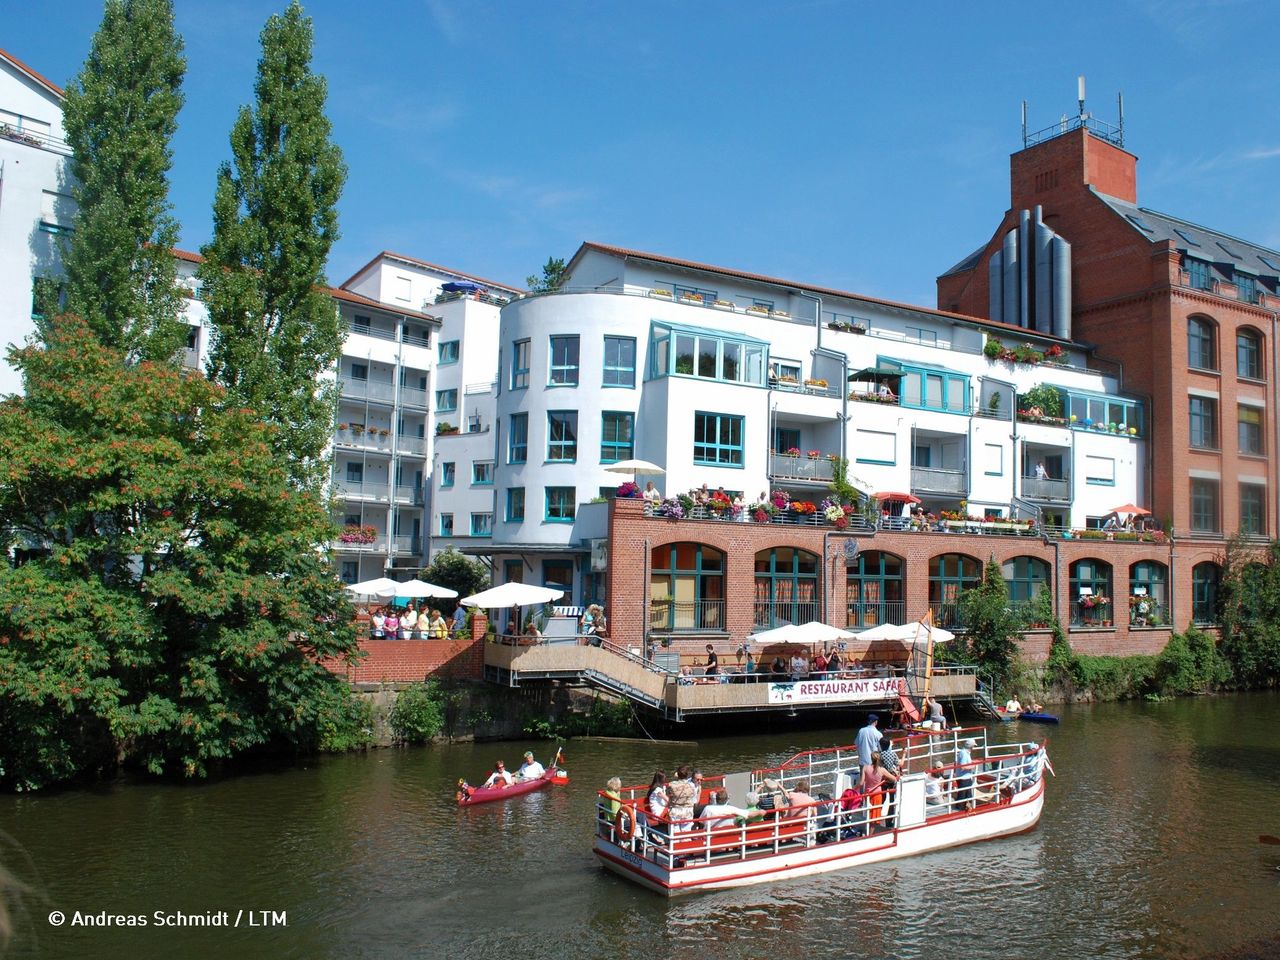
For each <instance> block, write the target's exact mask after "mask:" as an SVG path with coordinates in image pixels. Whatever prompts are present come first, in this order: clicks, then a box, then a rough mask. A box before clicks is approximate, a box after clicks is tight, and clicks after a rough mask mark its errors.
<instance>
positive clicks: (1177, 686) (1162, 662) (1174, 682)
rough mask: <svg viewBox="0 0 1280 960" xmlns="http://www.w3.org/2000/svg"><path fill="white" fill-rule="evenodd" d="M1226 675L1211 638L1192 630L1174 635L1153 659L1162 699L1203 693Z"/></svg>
mask: <svg viewBox="0 0 1280 960" xmlns="http://www.w3.org/2000/svg"><path fill="white" fill-rule="evenodd" d="M1229 673H1230V670H1229V667H1228V666H1227V663H1226V661H1225V660H1223V659H1222V657H1221V656H1220V655H1219V653H1218V647H1217V645H1216V644H1215V643H1214V641H1213V637H1211V636H1209V635H1208V634H1207V633H1203V632H1202V631H1200V630H1196V629H1195V628H1194V627H1193V628H1192V629H1190V630H1188V631H1187V632H1186V633H1175V634H1174V635H1173V636H1172V637H1170V638H1169V642H1168V644H1166V645H1165V648H1164V649H1163V650H1161V651H1160V655H1159V656H1158V657H1156V684H1157V685H1158V687H1159V691H1160V693H1161V694H1162V695H1165V696H1178V695H1185V694H1192V693H1204V692H1206V691H1208V690H1212V689H1214V688H1215V687H1217V686H1218V685H1220V684H1221V683H1222V682H1223V681H1224V680H1226V678H1227V676H1228V675H1229Z"/></svg>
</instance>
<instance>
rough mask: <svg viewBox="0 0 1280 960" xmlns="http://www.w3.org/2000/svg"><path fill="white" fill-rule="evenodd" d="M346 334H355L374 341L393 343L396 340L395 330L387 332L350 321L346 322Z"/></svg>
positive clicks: (370, 325)
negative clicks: (371, 338)
mask: <svg viewBox="0 0 1280 960" xmlns="http://www.w3.org/2000/svg"><path fill="white" fill-rule="evenodd" d="M347 332H348V333H357V334H359V335H360V336H362V337H373V338H374V339H377V340H389V341H391V342H392V343H395V339H396V332H395V330H387V329H384V328H382V327H375V326H373V325H372V324H368V323H355V322H354V321H351V320H348V321H347Z"/></svg>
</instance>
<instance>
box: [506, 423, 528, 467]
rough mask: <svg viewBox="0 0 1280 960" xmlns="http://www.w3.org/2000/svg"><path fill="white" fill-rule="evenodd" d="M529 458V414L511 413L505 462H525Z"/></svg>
mask: <svg viewBox="0 0 1280 960" xmlns="http://www.w3.org/2000/svg"><path fill="white" fill-rule="evenodd" d="M528 460H529V415H528V414H527V413H513V414H512V415H511V430H510V432H509V435H508V436H507V463H526V462H528Z"/></svg>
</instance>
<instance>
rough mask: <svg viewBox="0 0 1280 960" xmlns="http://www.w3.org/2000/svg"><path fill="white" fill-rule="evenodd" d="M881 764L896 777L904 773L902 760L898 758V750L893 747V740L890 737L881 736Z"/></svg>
mask: <svg viewBox="0 0 1280 960" xmlns="http://www.w3.org/2000/svg"><path fill="white" fill-rule="evenodd" d="M880 765H881V766H882V767H884V769H885V771H886V772H888V773H891V774H893V775H894V776H895V777H899V776H901V775H902V770H901V767H902V761H901V760H899V759H898V752H897V751H896V750H894V749H893V742H892V741H891V740H890V739H889V738H888V737H881V738H880Z"/></svg>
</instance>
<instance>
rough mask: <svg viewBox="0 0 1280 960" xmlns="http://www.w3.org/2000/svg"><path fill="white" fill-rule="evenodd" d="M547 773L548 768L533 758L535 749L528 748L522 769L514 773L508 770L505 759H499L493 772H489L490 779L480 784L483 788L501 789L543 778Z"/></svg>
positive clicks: (521, 765)
mask: <svg viewBox="0 0 1280 960" xmlns="http://www.w3.org/2000/svg"><path fill="white" fill-rule="evenodd" d="M546 774H547V768H546V767H544V766H543V765H542V764H540V763H539V762H538V761H537V760H535V759H534V758H533V751H532V750H526V751H525V752H524V763H522V764H520V769H519V770H517V771H516V772H515V773H514V774H512V773H511V772H510V771H509V770H507V767H506V764H505V763H504V762H503V761H501V760H499V761H498V762H497V763H495V764H494V765H493V772H492V773H491V774H489V779H488V780H486V781H485V782H484V783H482V784H480V786H481V788H482V789H483V788H488V787H496V788H498V789H499V790H501V789H502V788H504V787H510V786H512V785H513V784H517V783H525V782H527V781H529V780H541V779H542V778H543V777H544V776H546Z"/></svg>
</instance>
